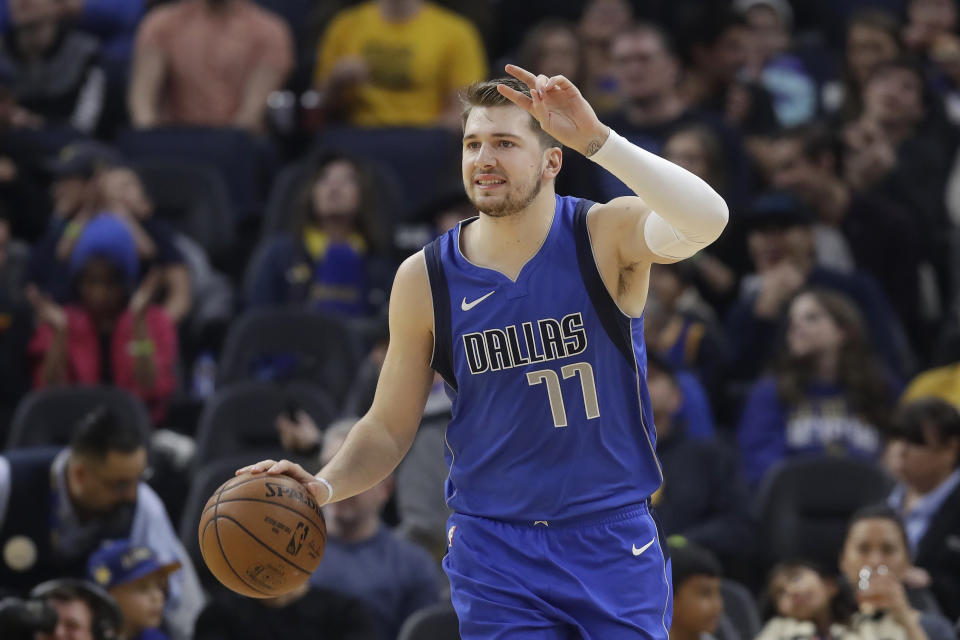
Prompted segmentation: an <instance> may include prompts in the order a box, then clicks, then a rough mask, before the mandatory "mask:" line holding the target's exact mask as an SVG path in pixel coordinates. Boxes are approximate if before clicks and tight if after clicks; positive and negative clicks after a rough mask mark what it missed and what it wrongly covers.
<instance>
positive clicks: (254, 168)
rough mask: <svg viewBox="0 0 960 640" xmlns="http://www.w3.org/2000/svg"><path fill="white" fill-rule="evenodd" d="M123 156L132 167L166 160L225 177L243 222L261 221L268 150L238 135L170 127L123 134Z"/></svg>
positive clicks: (237, 132) (261, 143)
mask: <svg viewBox="0 0 960 640" xmlns="http://www.w3.org/2000/svg"><path fill="white" fill-rule="evenodd" d="M116 145H117V147H118V148H119V149H120V151H121V152H122V153H123V154H124V155H125V156H126V157H127V158H129V159H131V160H132V161H134V162H139V161H142V160H151V161H153V160H168V161H173V162H188V163H191V164H194V165H196V164H202V165H206V166H208V167H211V168H214V169H216V170H217V171H218V172H219V173H220V175H221V176H222V177H223V179H224V182H225V184H226V185H227V189H228V191H229V193H230V197H231V200H232V203H233V206H232V211H233V212H234V213H235V214H236V215H237V216H238V217H239V218H245V217H249V216H254V215H259V214H260V213H261V211H262V207H263V201H264V198H265V195H266V191H267V185H268V184H269V180H270V177H271V173H272V172H273V169H274V167H273V163H274V158H273V151H272V149H271V148H270V147H269V144H268V143H267V142H266V141H263V140H257V139H255V138H254V137H253V136H251V135H250V134H248V133H247V132H245V131H242V130H240V129H232V128H211V127H188V126H168V127H157V128H154V129H146V130H134V129H129V130H125V131H122V132H121V133H120V134H119V135H118V136H117V139H116Z"/></svg>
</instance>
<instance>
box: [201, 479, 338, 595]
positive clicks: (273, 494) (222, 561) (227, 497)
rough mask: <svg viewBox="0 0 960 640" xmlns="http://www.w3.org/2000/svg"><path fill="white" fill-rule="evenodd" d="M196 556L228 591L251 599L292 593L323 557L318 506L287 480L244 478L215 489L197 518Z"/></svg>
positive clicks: (323, 530) (323, 532)
mask: <svg viewBox="0 0 960 640" xmlns="http://www.w3.org/2000/svg"><path fill="white" fill-rule="evenodd" d="M199 536H200V552H201V553H202V554H203V561H204V562H205V563H206V565H207V568H209V569H210V572H211V573H212V574H213V575H214V576H215V577H216V578H217V580H219V581H220V582H221V583H223V585H224V586H226V587H227V588H228V589H231V590H232V591H235V592H236V593H239V594H241V595H245V596H249V597H251V598H272V597H276V596H280V595H283V594H285V593H288V592H290V591H293V590H294V589H296V588H297V587H299V586H300V585H302V584H303V583H304V582H306V581H307V579H308V578H309V577H310V574H311V573H313V572H314V570H316V568H317V566H318V565H319V564H320V559H321V558H322V557H323V549H324V546H325V545H326V542H327V527H326V524H325V523H324V520H323V514H322V513H321V511H320V507H319V506H317V503H316V501H315V500H314V499H313V496H312V495H310V493H309V492H308V491H307V490H306V489H305V488H304V487H303V485H301V484H300V483H299V482H297V481H296V480H294V479H293V478H290V477H289V476H283V475H278V476H268V475H264V474H258V475H252V474H244V475H240V476H236V477H234V478H231V479H230V480H227V481H226V482H224V483H223V484H222V485H220V487H219V488H218V489H217V490H216V491H214V493H213V495H212V496H210V499H209V500H208V501H207V504H206V506H205V507H204V508H203V513H202V514H201V516H200V528H199Z"/></svg>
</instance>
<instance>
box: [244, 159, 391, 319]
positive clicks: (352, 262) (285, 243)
mask: <svg viewBox="0 0 960 640" xmlns="http://www.w3.org/2000/svg"><path fill="white" fill-rule="evenodd" d="M375 207H376V189H375V186H374V182H373V176H372V174H371V173H370V171H369V169H368V168H367V167H365V166H363V165H361V164H360V163H359V162H358V161H356V160H353V159H351V158H349V157H347V156H343V155H339V154H331V155H328V156H326V157H325V158H323V159H322V160H321V161H320V162H319V163H318V166H317V169H316V170H315V171H314V172H313V173H312V175H311V176H310V178H309V179H308V180H307V181H306V183H305V187H304V190H303V195H302V197H301V200H300V204H299V215H298V217H297V219H296V222H295V223H294V226H293V229H291V231H290V232H289V233H286V234H283V235H276V236H274V237H272V238H270V239H269V240H268V241H267V244H266V246H265V248H264V249H263V253H262V254H261V255H262V258H261V259H260V260H258V261H256V262H254V263H253V266H252V270H253V272H252V280H251V281H250V288H249V290H248V292H247V293H248V302H249V304H250V305H251V306H255V307H261V306H284V305H293V306H299V307H306V308H308V309H315V310H318V311H330V312H333V313H338V314H342V315H346V316H365V315H370V314H371V313H372V312H373V311H374V310H375V307H374V305H373V304H372V301H371V294H372V293H373V292H375V291H382V290H385V288H386V286H387V284H386V282H387V280H388V278H389V276H388V271H389V269H388V268H387V267H386V265H385V264H384V263H383V258H382V256H383V255H384V253H385V250H386V247H387V242H388V241H387V239H386V238H384V237H383V235H384V234H383V226H382V225H380V224H378V221H377V220H376V211H375ZM383 297H385V296H383Z"/></svg>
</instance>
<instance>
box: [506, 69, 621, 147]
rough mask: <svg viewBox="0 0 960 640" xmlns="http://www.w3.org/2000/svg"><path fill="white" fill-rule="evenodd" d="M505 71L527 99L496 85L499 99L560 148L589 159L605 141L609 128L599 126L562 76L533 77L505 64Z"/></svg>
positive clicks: (591, 108)
mask: <svg viewBox="0 0 960 640" xmlns="http://www.w3.org/2000/svg"><path fill="white" fill-rule="evenodd" d="M506 71H507V73H509V74H510V75H511V76H513V77H514V78H516V79H517V80H519V81H520V82H522V83H524V84H525V85H527V87H528V88H529V89H530V97H527V96H525V95H524V94H522V93H520V92H519V91H517V90H516V89H511V88H510V87H508V86H506V85H503V84H501V85H499V86H498V87H497V90H498V91H499V92H500V95H502V96H503V97H505V98H507V99H508V100H510V101H511V102H513V103H514V104H515V105H517V106H518V107H520V108H521V109H525V110H526V111H527V112H528V113H529V114H530V115H532V116H533V117H534V118H536V119H537V122H539V123H540V126H541V127H543V130H544V131H546V132H547V133H549V134H550V135H551V136H553V137H554V138H556V139H557V140H558V141H559V142H560V143H561V144H564V145H566V146H568V147H570V148H572V149H576V150H577V151H579V152H580V153H582V154H584V155H592V154H593V153H594V152H596V150H597V149H599V148H600V145H601V144H603V142H604V141H605V140H606V139H607V135H608V134H609V131H610V129H609V127H607V126H606V125H604V124H603V123H602V122H600V119H599V118H597V114H596V113H595V112H594V110H593V107H591V106H590V103H589V102H587V99H586V98H584V97H583V95H581V93H580V90H579V89H577V87H576V85H574V84H573V83H572V82H570V80H568V79H567V78H565V77H564V76H552V77H550V78H548V77H547V76H545V75H542V74H541V75H539V76H535V75H533V74H532V73H530V72H529V71H527V70H526V69H523V68H522V67H518V66H516V65H512V64H508V65H507V66H506Z"/></svg>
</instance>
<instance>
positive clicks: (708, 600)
mask: <svg viewBox="0 0 960 640" xmlns="http://www.w3.org/2000/svg"><path fill="white" fill-rule="evenodd" d="M668 546H669V547H670V558H671V562H672V563H673V623H672V624H671V626H670V640H711V639H712V638H714V634H716V632H717V628H718V627H719V625H720V617H721V616H722V615H723V599H722V598H721V597H720V576H721V573H722V569H721V567H720V562H719V561H718V560H717V558H716V557H715V556H714V555H713V554H712V553H710V552H709V551H707V550H706V549H704V548H703V547H700V546H697V545H695V544H693V543H692V542H689V541H688V540H687V539H686V538H683V537H681V536H671V537H670V539H669V543H668Z"/></svg>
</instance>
